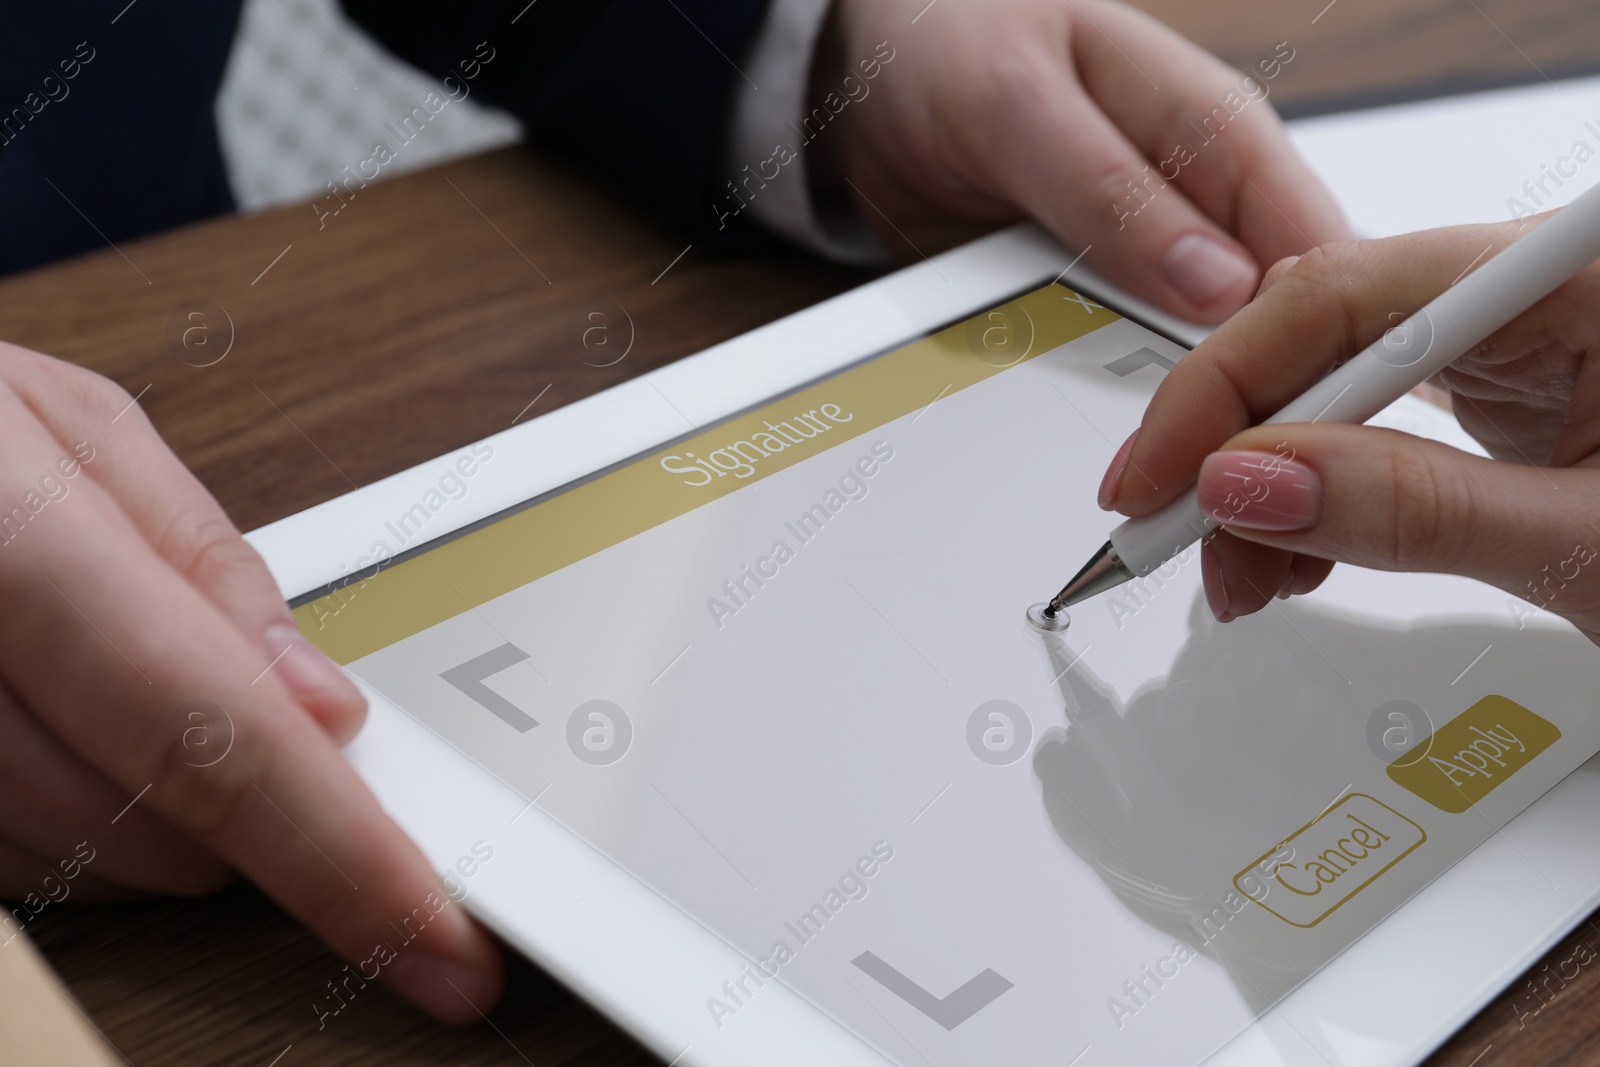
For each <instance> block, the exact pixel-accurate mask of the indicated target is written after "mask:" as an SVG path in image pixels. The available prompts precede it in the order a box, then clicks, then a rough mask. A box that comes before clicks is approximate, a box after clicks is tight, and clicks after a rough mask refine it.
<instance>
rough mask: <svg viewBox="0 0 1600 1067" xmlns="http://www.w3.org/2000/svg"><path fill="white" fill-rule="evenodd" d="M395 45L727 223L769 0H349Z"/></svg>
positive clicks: (717, 233)
mask: <svg viewBox="0 0 1600 1067" xmlns="http://www.w3.org/2000/svg"><path fill="white" fill-rule="evenodd" d="M341 3H342V4H343V6H344V8H345V10H346V11H347V12H348V13H349V14H350V16H351V17H352V18H354V19H355V20H356V21H357V22H359V23H360V24H361V25H362V26H364V27H366V28H367V29H368V30H369V31H370V32H371V33H372V34H373V35H374V36H375V37H377V38H378V40H380V41H381V42H382V43H383V44H384V45H386V46H387V47H388V48H389V49H390V50H391V51H393V52H395V53H396V54H397V55H399V56H400V57H401V58H403V59H405V60H407V61H409V62H410V63H412V64H414V65H416V66H418V67H420V68H421V69H423V70H426V71H428V72H430V73H432V74H433V75H435V76H436V77H440V78H444V79H447V84H446V89H447V90H448V89H450V84H449V81H450V80H452V79H453V80H454V81H455V82H456V83H458V85H457V88H458V89H459V88H460V84H465V85H466V87H467V89H468V90H469V91H470V92H471V93H473V94H474V95H476V96H478V97H479V98H480V99H482V100H484V101H487V102H488V103H491V104H494V105H496V106H499V107H502V108H505V109H506V110H508V111H511V112H512V113H514V114H515V115H516V116H517V117H518V118H520V119H521V120H522V122H523V123H524V125H525V126H526V128H527V131H528V138H529V140H530V141H532V142H534V143H535V144H538V145H541V146H544V147H548V148H551V149H554V150H556V151H558V152H560V153H561V154H563V155H565V156H567V157H569V158H572V159H574V160H575V161H576V162H577V163H578V164H579V165H581V166H583V167H584V168H585V169H587V170H589V171H590V172H591V173H595V174H598V175H599V176H601V177H602V178H603V179H605V180H607V181H608V182H609V183H611V184H613V185H615V186H617V187H619V188H620V189H621V190H623V191H624V192H626V193H628V194H631V195H632V196H634V197H636V198H637V199H639V200H641V201H643V202H644V203H645V204H647V205H648V206H650V207H652V208H654V209H655V210H656V211H658V212H660V213H662V214H664V215H666V216H668V217H669V218H671V219H673V220H674V221H676V222H678V223H679V224H681V225H683V226H685V227H686V228H687V229H688V230H689V231H690V232H691V234H692V235H694V236H696V237H699V238H700V239H703V240H705V241H707V242H708V243H717V244H720V245H723V246H725V247H727V246H733V247H740V246H744V247H750V246H753V245H760V244H762V243H763V240H762V238H761V237H760V235H759V231H756V230H755V229H754V228H753V227H748V226H741V227H729V226H724V227H721V228H720V229H719V227H718V225H717V221H718V216H717V212H716V190H717V188H718V187H719V186H721V185H722V184H723V183H724V182H725V181H726V177H725V175H724V174H723V164H724V160H725V158H726V144H727V137H728V124H729V119H730V115H729V111H730V108H731V106H732V102H733V99H734V91H735V89H736V88H737V87H739V86H743V87H745V89H747V90H748V91H750V92H752V93H756V92H759V91H760V90H759V89H758V88H757V83H756V82H754V81H752V80H751V76H750V74H749V72H748V70H746V69H742V64H743V63H744V60H745V57H746V55H747V54H748V53H749V51H750V48H751V43H752V41H753V40H754V39H755V37H756V34H757V32H758V30H759V28H760V26H761V24H762V16H763V14H764V12H765V10H766V6H767V0H341Z"/></svg>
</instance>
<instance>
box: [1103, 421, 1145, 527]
mask: <svg viewBox="0 0 1600 1067" xmlns="http://www.w3.org/2000/svg"><path fill="white" fill-rule="evenodd" d="M1138 436H1139V431H1138V430H1135V431H1133V432H1132V433H1130V434H1129V435H1128V439H1127V440H1126V441H1124V442H1122V447H1121V448H1119V449H1117V454H1116V455H1115V456H1112V457H1111V466H1109V467H1107V468H1106V473H1105V477H1103V478H1101V479H1100V507H1101V508H1102V509H1103V510H1105V511H1110V510H1111V505H1113V504H1115V503H1116V502H1117V490H1118V489H1119V488H1121V486H1122V472H1123V471H1125V470H1127V469H1128V456H1129V455H1130V454H1132V452H1133V442H1134V439H1135V438H1137V437H1138Z"/></svg>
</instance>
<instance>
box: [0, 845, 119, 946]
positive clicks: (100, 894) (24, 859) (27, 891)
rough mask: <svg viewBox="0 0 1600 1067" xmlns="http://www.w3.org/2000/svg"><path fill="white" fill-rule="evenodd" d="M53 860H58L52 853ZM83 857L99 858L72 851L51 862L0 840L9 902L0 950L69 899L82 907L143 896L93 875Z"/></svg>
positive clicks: (2, 914)
mask: <svg viewBox="0 0 1600 1067" xmlns="http://www.w3.org/2000/svg"><path fill="white" fill-rule="evenodd" d="M50 855H51V856H56V854H55V853H51V854H50ZM83 856H90V857H91V862H93V859H97V858H98V857H97V856H95V855H94V852H93V850H92V848H91V849H90V850H89V851H84V850H82V849H81V848H80V849H75V850H74V851H69V852H67V853H65V854H64V855H61V856H59V858H54V859H48V858H46V857H45V856H44V855H41V854H39V853H37V852H34V851H31V850H30V849H27V848H25V847H23V846H21V845H18V844H17V843H16V842H14V841H7V840H5V839H4V838H0V900H6V901H10V902H12V903H10V904H9V905H7V906H6V907H5V908H4V909H3V910H0V947H4V946H5V945H6V944H7V943H9V942H10V940H11V939H12V938H13V937H15V936H16V934H17V931H18V930H19V929H21V928H23V927H26V926H27V925H28V923H30V922H32V921H33V919H34V918H35V917H36V916H37V915H38V914H39V913H40V912H42V911H44V910H45V908H46V907H48V906H49V905H50V904H52V903H55V904H59V903H61V902H63V901H65V900H67V899H68V898H71V899H72V900H74V901H76V902H77V903H80V904H85V903H98V902H100V901H106V900H127V899H128V898H130V897H137V896H142V895H143V894H141V893H140V892H139V891H138V890H136V889H129V888H127V887H126V886H121V885H118V884H117V883H116V882H112V881H107V880H105V879H103V878H99V877H97V876H96V875H94V874H92V873H90V872H89V871H88V869H87V868H86V867H85V866H84V864H83V861H82V858H81V857H83Z"/></svg>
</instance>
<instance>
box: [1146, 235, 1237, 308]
mask: <svg viewBox="0 0 1600 1067" xmlns="http://www.w3.org/2000/svg"><path fill="white" fill-rule="evenodd" d="M1162 266H1163V268H1164V269H1165V270H1166V272H1167V280H1168V281H1169V282H1171V283H1172V287H1173V288H1174V289H1176V290H1178V292H1180V293H1182V294H1183V295H1184V296H1186V297H1188V298H1189V299H1190V300H1192V301H1193V302H1194V303H1196V304H1202V305H1204V304H1209V303H1211V301H1213V300H1215V299H1217V297H1219V296H1221V295H1222V294H1223V293H1225V292H1227V291H1228V290H1230V289H1237V290H1239V292H1240V293H1242V294H1243V296H1248V295H1249V293H1248V292H1246V288H1245V287H1246V285H1247V284H1249V283H1251V282H1253V281H1254V280H1255V277H1256V265H1255V264H1254V263H1252V262H1250V261H1249V260H1248V259H1245V258H1244V257H1243V256H1242V255H1240V254H1239V253H1238V252H1237V251H1236V250H1234V249H1233V248H1230V247H1229V246H1227V245H1225V244H1223V243H1222V242H1220V241H1218V240H1216V239H1215V238H1212V237H1208V236H1207V235H1205V234H1203V233H1190V234H1185V235H1184V236H1182V237H1180V238H1178V239H1177V240H1176V241H1174V242H1172V247H1171V248H1169V249H1167V255H1166V259H1165V260H1164V261H1163V264H1162ZM1243 296H1241V300H1242V299H1243Z"/></svg>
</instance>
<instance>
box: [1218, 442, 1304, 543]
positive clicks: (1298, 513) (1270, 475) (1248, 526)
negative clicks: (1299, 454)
mask: <svg viewBox="0 0 1600 1067" xmlns="http://www.w3.org/2000/svg"><path fill="white" fill-rule="evenodd" d="M1199 493H1200V510H1201V511H1203V512H1205V513H1206V514H1207V515H1209V516H1211V517H1212V518H1214V519H1216V520H1218V521H1219V522H1221V523H1222V524H1223V525H1225V526H1237V527H1240V528H1241V529H1245V530H1304V529H1307V528H1309V527H1312V526H1315V525H1316V524H1317V519H1319V518H1321V516H1322V479H1321V478H1319V477H1318V476H1317V472H1316V471H1315V470H1312V469H1311V468H1310V467H1308V466H1307V465H1306V464H1304V463H1301V462H1299V461H1298V460H1293V459H1285V458H1284V457H1283V456H1280V455H1276V454H1274V453H1271V452H1213V453H1212V454H1211V455H1209V456H1207V457H1206V458H1205V462H1204V463H1202V464H1200V484H1199Z"/></svg>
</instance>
